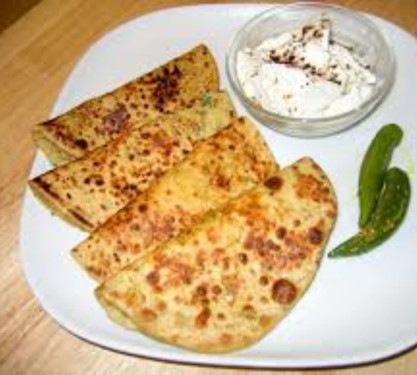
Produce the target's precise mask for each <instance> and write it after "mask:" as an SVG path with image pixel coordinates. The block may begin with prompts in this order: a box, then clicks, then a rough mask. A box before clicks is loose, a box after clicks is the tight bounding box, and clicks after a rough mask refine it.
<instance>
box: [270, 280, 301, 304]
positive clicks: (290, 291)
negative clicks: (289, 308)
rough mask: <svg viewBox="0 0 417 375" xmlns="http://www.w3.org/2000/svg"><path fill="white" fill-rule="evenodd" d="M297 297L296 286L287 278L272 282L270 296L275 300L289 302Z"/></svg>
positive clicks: (283, 302)
mask: <svg viewBox="0 0 417 375" xmlns="http://www.w3.org/2000/svg"><path fill="white" fill-rule="evenodd" d="M296 297H297V288H296V286H295V285H294V284H293V283H292V282H291V281H289V280H286V279H279V280H277V281H275V282H274V284H273V285H272V290H271V298H272V300H274V301H275V302H278V303H282V304H289V303H291V302H293V301H294V300H295V298H296Z"/></svg>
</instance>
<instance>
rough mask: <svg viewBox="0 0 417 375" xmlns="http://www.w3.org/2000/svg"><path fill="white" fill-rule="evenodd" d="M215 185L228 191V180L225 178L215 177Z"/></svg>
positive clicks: (221, 176)
mask: <svg viewBox="0 0 417 375" xmlns="http://www.w3.org/2000/svg"><path fill="white" fill-rule="evenodd" d="M215 184H216V186H218V187H219V188H222V189H228V188H229V187H230V180H229V179H228V178H226V177H225V176H223V175H221V174H219V175H217V176H216V177H215Z"/></svg>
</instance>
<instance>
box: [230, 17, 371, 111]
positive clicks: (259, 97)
mask: <svg viewBox="0 0 417 375" xmlns="http://www.w3.org/2000/svg"><path fill="white" fill-rule="evenodd" d="M237 75H238V79H239V81H240V84H241V85H242V87H243V90H244V92H245V93H246V95H247V96H248V97H250V98H251V99H253V100H254V101H256V102H257V103H259V104H260V105H261V106H262V107H263V108H264V109H267V110H269V111H271V112H275V113H277V114H280V115H284V116H290V117H309V118H321V117H329V116H335V115H338V114H341V113H344V112H348V111H350V110H352V109H354V108H356V107H358V106H359V105H361V104H362V103H363V102H365V101H366V100H367V99H368V98H369V97H370V96H371V95H372V93H373V91H374V90H375V89H376V84H377V78H376V77H375V75H374V74H372V73H371V72H370V70H369V67H366V66H364V65H363V64H362V63H361V62H360V61H359V59H358V58H357V57H355V55H354V51H352V49H351V48H349V47H346V46H343V45H341V44H339V43H337V42H335V41H334V40H333V39H332V35H331V22H330V20H328V19H325V18H323V19H321V20H319V21H317V22H314V23H311V24H307V25H305V26H303V27H302V28H300V29H297V30H294V31H291V32H287V33H284V34H282V35H280V36H279V37H277V38H273V39H267V40H265V41H264V42H262V43H261V44H260V45H259V46H257V47H256V48H254V49H249V48H247V49H245V50H242V51H239V53H238V55H237Z"/></svg>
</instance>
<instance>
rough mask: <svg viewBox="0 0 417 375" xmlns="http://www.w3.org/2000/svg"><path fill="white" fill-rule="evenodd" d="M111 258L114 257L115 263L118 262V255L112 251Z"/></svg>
mask: <svg viewBox="0 0 417 375" xmlns="http://www.w3.org/2000/svg"><path fill="white" fill-rule="evenodd" d="M113 258H114V260H115V261H116V263H120V257H119V254H117V253H113Z"/></svg>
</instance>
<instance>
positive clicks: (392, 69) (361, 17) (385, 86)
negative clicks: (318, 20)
mask: <svg viewBox="0 0 417 375" xmlns="http://www.w3.org/2000/svg"><path fill="white" fill-rule="evenodd" d="M303 7H310V8H317V9H329V10H331V11H335V12H338V13H339V14H342V15H345V16H349V17H351V18H354V19H355V20H357V21H359V22H361V23H363V24H365V25H367V26H368V27H369V28H370V29H372V30H373V32H374V33H375V35H376V36H377V37H378V39H379V40H380V41H381V43H382V45H383V49H384V50H385V53H387V55H388V61H389V71H388V75H387V77H386V78H385V79H384V80H383V83H382V85H381V86H380V87H379V88H377V89H376V90H375V92H374V93H373V94H372V95H371V96H370V97H369V98H368V99H367V100H365V101H364V102H363V103H361V104H360V105H359V106H357V107H356V108H353V109H351V110H349V111H347V112H343V113H340V114H338V115H334V116H327V117H293V116H291V117H290V116H285V115H280V114H278V113H276V112H272V111H269V110H267V109H265V108H263V107H262V106H261V105H260V104H258V103H256V102H255V101H253V100H251V99H250V98H248V97H247V96H246V94H245V93H244V91H243V89H242V87H241V84H240V82H239V79H238V77H237V73H236V74H234V73H235V72H234V70H233V69H235V66H233V64H234V62H233V61H232V52H233V51H234V50H236V48H235V47H236V44H237V42H239V41H240V40H241V39H242V36H243V34H244V33H245V32H246V31H247V30H248V29H249V28H250V27H252V26H253V25H256V24H257V23H258V22H259V21H261V20H262V19H263V18H266V17H267V16H268V15H270V14H274V13H276V12H277V11H284V10H288V9H290V10H297V8H300V9H299V10H300V11H301V10H303ZM238 52H239V51H237V50H236V53H235V55H237V53H238ZM226 73H227V76H228V79H229V82H230V83H231V86H232V88H233V91H234V92H235V93H236V94H237V95H238V97H239V98H240V100H242V101H243V103H244V104H245V105H246V106H248V107H249V108H250V109H251V110H252V111H255V112H260V113H261V114H262V116H263V117H268V118H272V119H274V120H275V121H277V122H280V123H283V124H284V123H285V124H291V123H293V124H300V123H302V124H307V123H309V124H319V123H321V124H323V123H332V122H338V121H341V120H343V119H345V118H349V117H353V116H354V115H357V114H358V113H360V112H361V111H363V110H364V109H367V108H368V107H369V112H370V111H371V110H372V109H373V108H375V107H376V106H377V105H378V104H379V103H381V102H382V100H383V99H384V97H385V96H386V95H387V94H388V93H389V91H390V89H391V87H392V85H393V83H394V78H395V75H396V59H395V55H394V51H393V48H392V46H391V44H390V43H389V42H388V40H387V38H386V37H385V35H384V34H383V33H382V31H381V30H380V28H379V27H378V26H377V25H376V24H375V23H374V22H373V21H372V20H371V19H370V15H369V14H367V13H363V12H358V11H355V10H352V9H350V8H347V7H344V6H341V5H338V4H332V3H317V2H312V1H299V2H294V3H291V4H280V5H277V6H272V7H271V8H269V9H267V10H265V11H263V12H261V13H259V14H257V15H256V16H255V17H252V18H251V19H250V20H248V21H247V22H246V23H245V24H243V26H241V28H240V29H239V30H238V31H237V33H236V34H235V36H234V37H233V39H232V41H231V43H230V45H229V48H228V51H227V53H226ZM365 113H367V112H365Z"/></svg>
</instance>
